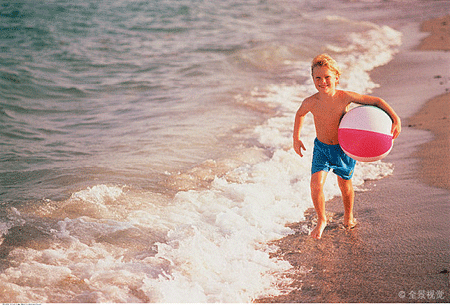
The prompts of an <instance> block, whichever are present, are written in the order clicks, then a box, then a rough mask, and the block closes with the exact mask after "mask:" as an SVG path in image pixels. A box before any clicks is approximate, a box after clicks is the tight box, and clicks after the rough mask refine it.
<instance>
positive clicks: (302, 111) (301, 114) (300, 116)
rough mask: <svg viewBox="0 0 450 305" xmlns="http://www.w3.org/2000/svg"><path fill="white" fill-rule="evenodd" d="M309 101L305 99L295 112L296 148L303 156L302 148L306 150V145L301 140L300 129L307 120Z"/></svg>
mask: <svg viewBox="0 0 450 305" xmlns="http://www.w3.org/2000/svg"><path fill="white" fill-rule="evenodd" d="M308 104H309V103H308V102H307V100H305V101H303V103H302V105H301V106H300V108H299V109H298V111H297V113H296V114H295V123H294V135H293V136H294V150H295V152H296V153H297V154H299V155H300V157H303V154H302V149H303V150H306V148H305V145H303V142H302V141H301V140H300V130H301V129H302V126H303V121H304V120H305V115H306V114H307V113H308V112H309V110H308Z"/></svg>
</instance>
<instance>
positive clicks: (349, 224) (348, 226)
mask: <svg viewBox="0 0 450 305" xmlns="http://www.w3.org/2000/svg"><path fill="white" fill-rule="evenodd" d="M357 225H358V222H357V221H356V219H355V218H353V219H352V220H351V221H349V222H347V223H345V222H344V228H346V229H349V230H351V229H353V228H355V227H356V226H357Z"/></svg>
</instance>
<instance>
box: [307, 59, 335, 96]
mask: <svg viewBox="0 0 450 305" xmlns="http://www.w3.org/2000/svg"><path fill="white" fill-rule="evenodd" d="M313 80H314V85H315V86H316V89H317V90H318V91H319V92H322V93H326V94H334V92H335V90H336V85H337V84H338V82H339V77H337V76H336V73H334V72H333V71H331V70H330V69H329V68H328V67H325V66H324V67H315V68H314V70H313Z"/></svg>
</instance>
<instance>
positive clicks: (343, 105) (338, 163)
mask: <svg viewBox="0 0 450 305" xmlns="http://www.w3.org/2000/svg"><path fill="white" fill-rule="evenodd" d="M311 73H312V77H313V80H314V85H315V87H316V89H317V91H318V92H317V93H316V94H314V95H312V96H310V97H308V98H306V99H305V100H304V101H303V103H302V105H301V106H300V108H299V109H298V111H297V114H296V116H295V124H294V150H295V152H296V153H297V154H299V155H300V157H303V154H302V149H303V150H305V146H304V145H303V143H302V141H301V140H300V131H301V128H302V125H303V121H304V118H305V115H306V114H307V113H308V112H311V113H312V114H313V116H314V125H315V128H316V135H317V137H316V139H315V141H314V152H313V161H312V168H311V197H312V201H313V203H314V208H315V210H316V213H317V218H318V219H317V225H316V227H315V228H314V229H313V231H312V232H311V236H312V237H313V238H315V239H320V238H321V237H322V233H323V230H324V229H325V227H326V226H327V219H326V215H325V198H324V193H323V186H324V183H325V179H326V177H327V174H328V171H329V170H330V169H333V172H334V173H335V174H336V175H337V176H338V178H337V179H338V185H339V188H340V190H341V193H342V199H343V202H344V226H345V227H346V228H350V229H351V228H354V227H355V226H356V220H355V219H354V218H353V203H354V198H355V193H354V191H353V185H352V180H351V178H352V176H353V169H354V167H355V163H356V161H355V160H353V159H352V158H350V157H348V156H347V155H346V154H345V153H344V152H343V151H342V149H341V147H340V146H339V142H338V127H339V122H340V120H341V118H342V116H343V115H344V114H345V113H346V112H347V111H348V106H349V105H350V104H351V103H358V104H364V105H374V106H377V107H379V108H381V109H383V110H384V111H386V112H387V113H388V114H389V116H390V117H391V118H392V121H393V124H392V130H391V132H392V134H393V138H394V139H395V138H397V137H398V135H399V133H400V131H401V121H400V118H399V117H398V115H397V114H396V113H395V111H394V110H393V109H392V108H391V107H390V106H389V105H388V104H387V103H386V102H385V101H384V100H382V99H381V98H377V97H373V96H368V95H361V94H358V93H354V92H349V91H343V90H337V89H336V85H337V84H338V83H339V77H340V75H341V72H340V70H339V68H338V67H337V64H336V62H335V61H334V60H333V59H332V58H331V57H330V56H328V55H326V54H321V55H319V56H316V57H315V58H314V60H313V61H312V65H311Z"/></svg>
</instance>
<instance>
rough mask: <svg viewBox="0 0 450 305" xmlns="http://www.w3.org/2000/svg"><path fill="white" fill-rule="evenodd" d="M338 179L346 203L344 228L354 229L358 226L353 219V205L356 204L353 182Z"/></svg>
mask: <svg viewBox="0 0 450 305" xmlns="http://www.w3.org/2000/svg"><path fill="white" fill-rule="evenodd" d="M337 177H338V185H339V188H340V189H341V193H342V201H343V202H344V226H346V227H348V228H352V227H354V226H355V225H356V220H355V219H354V218H353V205H354V203H355V192H354V190H353V184H352V180H351V179H349V180H345V179H342V178H341V177H339V176H337Z"/></svg>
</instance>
